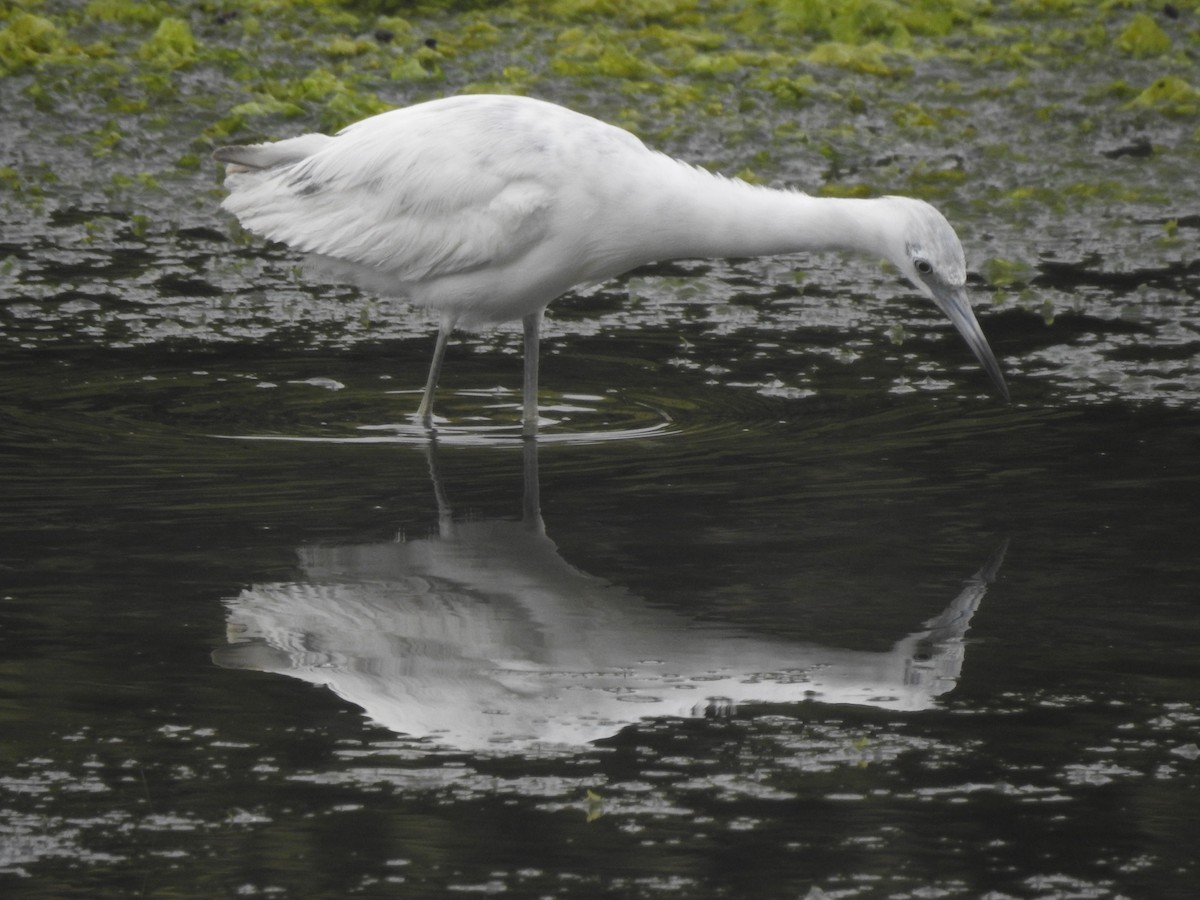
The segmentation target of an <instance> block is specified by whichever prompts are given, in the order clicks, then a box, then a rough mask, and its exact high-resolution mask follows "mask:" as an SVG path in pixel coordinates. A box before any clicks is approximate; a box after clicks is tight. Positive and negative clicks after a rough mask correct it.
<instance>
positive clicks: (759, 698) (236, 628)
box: [214, 441, 1004, 751]
mask: <svg viewBox="0 0 1200 900" xmlns="http://www.w3.org/2000/svg"><path fill="white" fill-rule="evenodd" d="M429 453H430V472H431V475H432V480H433V486H434V491H435V492H436V495H437V501H438V509H439V523H438V532H437V534H435V535H431V536H429V537H425V538H421V539H416V540H405V539H403V538H400V539H397V540H396V541H394V542H388V543H373V544H360V545H351V546H341V547H322V546H313V547H303V548H301V550H300V556H301V563H302V567H303V571H304V575H305V578H304V580H303V581H298V582H294V583H276V584H260V585H254V586H253V587H250V588H248V589H247V590H244V591H243V592H242V593H241V594H239V595H238V596H237V597H234V598H232V599H231V600H229V601H227V604H228V638H229V641H230V646H228V647H223V648H220V649H218V650H217V651H216V652H215V653H214V659H215V661H216V662H217V663H218V664H220V665H222V666H227V667H231V668H243V669H254V670H260V671H264V672H277V673H280V674H285V675H290V676H292V677H294V678H299V679H302V680H304V681H308V682H311V683H314V684H320V685H325V686H327V687H329V688H330V689H331V690H333V691H334V692H336V693H337V694H338V695H339V696H341V697H343V698H345V699H346V700H348V701H350V702H351V703H354V704H356V705H358V706H360V707H362V709H363V710H364V711H365V712H366V714H367V715H368V716H369V717H370V718H371V719H373V720H374V721H375V722H377V723H379V724H380V725H382V726H384V727H385V728H388V729H390V730H391V731H394V732H397V733H400V734H404V735H410V736H413V737H422V738H428V739H430V740H431V741H433V742H434V743H436V744H439V745H446V746H449V747H453V748H458V749H462V750H484V749H492V750H511V751H520V750H524V749H529V748H532V747H536V746H543V745H566V746H582V745H585V744H587V743H589V742H591V741H595V740H598V739H601V738H605V737H609V736H611V735H613V734H615V733H616V732H618V731H619V730H621V729H622V728H623V727H625V726H627V725H630V724H633V723H636V722H637V721H639V720H641V719H644V718H647V717H663V716H668V717H687V716H701V715H713V714H721V713H725V712H728V711H730V710H732V709H734V708H736V706H737V705H738V704H745V703H779V702H796V701H805V700H811V701H819V702H823V703H849V704H863V705H868V706H874V707H881V708H886V709H896V710H921V709H926V708H929V707H930V706H932V705H934V702H935V698H937V697H938V696H940V695H942V694H944V693H946V692H947V691H949V690H951V689H952V688H953V687H954V685H955V683H956V680H957V678H958V675H959V672H960V670H961V668H962V665H963V650H964V644H963V640H962V639H963V635H964V634H965V633H966V631H967V628H968V626H969V624H970V621H971V617H972V615H973V614H974V612H975V611H976V609H978V607H979V603H980V601H981V600H982V599H983V596H984V594H985V593H986V591H987V586H988V584H989V583H990V582H991V581H992V580H993V579H994V578H995V575H996V572H997V570H998V569H999V567H1000V564H1001V561H1002V559H1003V554H1004V547H1001V548H1000V549H998V550H997V551H996V552H995V553H994V554H993V555H992V557H991V559H989V560H988V562H987V563H986V564H985V565H984V566H983V567H982V568H981V569H980V570H979V571H978V572H976V573H975V574H974V575H972V576H971V577H970V578H968V579H967V580H966V582H965V583H964V585H963V589H962V591H961V593H959V595H958V596H957V597H955V598H954V599H953V600H952V601H951V602H950V604H949V605H948V606H947V607H946V608H945V610H944V611H942V612H941V614H940V615H938V616H937V617H935V618H934V619H932V620H931V621H929V622H926V623H925V625H924V628H923V629H922V630H920V631H918V632H916V633H913V634H909V635H907V636H905V637H902V638H901V639H900V640H898V641H897V642H896V643H895V644H894V645H893V646H892V648H891V649H890V650H887V651H884V652H864V651H855V650H844V649H837V648H832V647H823V646H820V645H818V644H811V643H801V642H797V641H794V640H787V639H783V638H775V637H769V636H768V637H764V636H761V635H753V634H750V633H749V632H747V631H745V630H741V629H738V628H736V627H734V626H732V625H731V626H713V625H711V624H699V623H696V622H694V621H692V620H690V619H688V618H687V617H685V616H683V615H681V614H679V613H677V612H672V611H670V610H665V609H658V608H655V607H654V606H652V605H651V604H649V603H647V602H646V601H645V600H643V599H642V598H640V597H637V596H635V595H634V594H632V593H630V592H629V591H628V590H626V589H625V588H623V587H621V586H620V585H616V584H613V583H612V582H609V581H606V580H604V579H602V578H597V577H594V576H591V575H588V574H585V573H584V572H581V571H579V570H578V569H576V568H574V567H573V566H571V565H570V564H568V563H567V562H566V561H564V560H563V559H562V557H561V556H560V555H559V552H558V549H557V547H556V546H555V544H554V542H553V541H552V540H550V538H548V537H547V536H546V530H545V525H544V523H543V521H542V517H541V513H540V507H539V502H538V476H537V444H536V442H534V441H526V442H525V459H524V467H525V472H524V477H525V492H524V513H523V515H522V518H521V520H520V521H512V520H482V521H476V520H470V521H461V520H459V519H456V518H455V516H454V515H453V512H452V510H451V507H450V504H449V502H448V500H447V496H446V493H445V490H444V487H443V485H442V481H441V478H440V477H439V474H438V469H437V457H436V446H435V445H432V444H431V445H430V449H429Z"/></svg>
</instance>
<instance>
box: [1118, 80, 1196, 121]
mask: <svg viewBox="0 0 1200 900" xmlns="http://www.w3.org/2000/svg"><path fill="white" fill-rule="evenodd" d="M1127 106H1128V107H1141V108H1144V109H1153V110H1157V111H1158V112H1161V113H1164V114H1166V115H1170V116H1181V117H1182V116H1194V115H1197V114H1200V91H1198V90H1196V89H1195V88H1194V87H1192V86H1191V85H1190V84H1188V83H1187V82H1186V81H1184V80H1183V79H1182V78H1179V77H1177V76H1175V75H1167V76H1164V77H1163V78H1159V79H1158V80H1156V81H1155V82H1154V83H1153V84H1151V85H1150V86H1149V87H1148V88H1146V89H1145V90H1144V91H1142V92H1141V93H1140V94H1138V95H1137V96H1136V97H1135V98H1134V99H1133V100H1132V101H1130V103H1129V104H1128V105H1127Z"/></svg>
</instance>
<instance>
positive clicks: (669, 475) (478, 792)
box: [0, 298, 1200, 897]
mask: <svg viewBox="0 0 1200 900" xmlns="http://www.w3.org/2000/svg"><path fill="white" fill-rule="evenodd" d="M601 300H603V298H601ZM601 300H598V301H596V302H597V303H599V302H601ZM568 321H569V319H568ZM682 327H683V328H684V329H686V327H687V326H686V324H685V325H684V326H682ZM567 328H568V326H567V325H564V326H563V332H565V331H566V330H567ZM1011 330H1012V331H1018V332H1019V329H1016V328H1014V329H1011ZM1005 331H1006V329H1005V328H1004V327H1003V322H1001V327H1000V329H999V334H998V336H997V337H998V340H997V343H998V344H999V345H1000V346H1001V347H1003V346H1005V345H1006V344H1008V343H1017V342H1019V336H1017V337H1014V336H1011V335H1006V333H1005ZM769 337H770V335H769V334H763V333H760V334H758V339H759V340H760V341H762V342H766V341H768V338H769ZM677 340H678V330H672V329H667V330H665V331H663V332H661V333H655V329H653V328H651V329H649V330H648V331H647V330H639V331H633V330H628V329H626V330H621V329H613V330H612V331H611V332H609V333H599V334H596V335H587V334H583V335H577V336H572V335H569V334H560V335H559V336H558V337H552V338H551V341H550V346H551V347H552V348H553V350H554V352H551V354H550V355H549V356H548V359H547V364H546V372H545V378H546V381H547V382H548V384H549V385H550V387H548V388H547V395H546V396H547V405H548V406H551V407H554V408H555V409H557V412H551V413H549V414H548V415H549V416H550V417H551V418H556V419H557V421H558V424H557V425H551V426H549V427H548V428H547V433H546V438H545V440H543V441H541V442H540V443H539V444H538V445H537V446H536V448H530V447H528V446H525V447H523V446H522V444H521V442H520V441H519V440H517V439H515V438H513V437H512V436H511V435H512V434H513V431H512V428H511V424H512V423H513V422H515V419H516V396H515V394H512V393H504V392H502V391H490V392H485V393H483V394H482V395H481V394H480V393H479V392H476V391H473V390H471V388H472V387H474V386H491V385H494V384H501V385H505V384H508V385H513V384H515V380H516V376H517V372H518V370H519V363H518V361H517V360H516V359H515V358H509V357H507V356H506V355H504V354H503V353H502V352H500V351H502V350H503V349H504V348H505V347H506V346H508V343H507V342H506V340H505V339H504V338H500V339H494V340H486V339H485V340H482V341H477V342H468V343H467V344H466V345H460V346H459V347H458V348H457V350H456V352H455V354H454V356H455V357H456V358H452V360H451V366H450V369H449V375H448V378H449V382H450V386H449V391H448V395H447V403H446V405H445V410H446V412H447V413H448V415H449V416H450V417H451V418H452V419H453V421H452V422H451V423H449V425H448V426H447V427H445V428H444V429H443V435H442V438H441V440H440V441H439V442H438V443H437V444H436V446H434V447H430V445H429V443H428V442H427V441H425V440H423V439H419V438H418V437H416V436H415V433H414V432H413V431H412V429H411V428H410V427H409V426H408V425H407V418H406V417H407V415H408V414H409V413H410V412H411V409H412V407H413V405H414V401H415V396H414V395H411V394H409V393H399V394H397V393H391V392H390V391H394V390H396V388H397V386H399V385H403V386H406V387H407V386H409V385H415V384H419V370H420V368H421V367H423V365H424V355H425V353H426V352H427V350H428V342H427V341H426V340H424V339H422V340H420V341H415V340H395V341H390V342H382V343H380V344H378V345H370V346H357V347H351V348H347V349H342V350H339V349H320V348H313V347H312V346H311V345H310V346H304V345H301V346H296V347H288V346H286V341H284V340H283V339H277V340H275V341H267V342H266V344H265V346H263V347H262V348H261V349H256V348H252V347H250V346H249V345H237V344H235V345H232V346H229V347H224V348H222V347H216V348H214V347H213V346H212V345H211V344H208V343H197V344H192V345H188V344H170V343H153V344H149V345H145V346H140V347H130V348H124V349H121V348H109V347H103V346H96V347H86V346H61V347H53V346H52V347H50V348H38V347H36V346H34V347H30V348H27V349H19V348H16V349H13V350H12V351H11V352H9V353H7V354H6V355H5V357H4V359H3V362H2V363H0V365H2V367H3V368H2V371H3V375H2V382H0V383H2V384H3V394H4V409H3V414H4V418H5V437H4V439H3V446H2V449H0V452H2V453H3V462H2V465H3V470H4V483H5V487H4V491H5V502H4V504H3V514H2V518H0V527H2V528H3V537H2V544H0V546H2V547H3V551H2V553H3V559H2V563H3V572H4V591H3V605H2V606H0V642H2V647H3V667H2V671H3V679H4V701H3V706H2V710H3V712H2V716H3V722H4V734H5V738H4V742H3V768H2V774H0V847H2V855H0V867H2V869H3V874H2V875H0V878H2V879H3V881H4V883H5V891H6V895H8V896H21V897H26V896H28V897H51V896H53V897H70V896H79V897H94V896H127V895H132V896H166V895H179V896H232V895H235V894H240V895H247V896H257V895H270V896H348V895H366V896H444V895H446V894H448V893H459V892H461V893H463V894H465V895H468V896H470V895H473V894H484V893H501V892H507V893H510V894H513V895H516V896H559V897H569V896H595V895H597V894H598V893H609V894H615V895H624V896H659V895H666V896H689V897H690V896H714V897H718V896H729V897H749V896H755V897H791V896H801V897H803V896H812V897H819V896H847V897H874V896H889V897H890V896H897V897H907V896H982V895H984V894H986V893H987V892H988V891H991V892H993V893H991V894H990V896H997V897H1001V896H1014V897H1118V896H1129V897H1145V896H1159V897H1168V896H1181V897H1182V896H1186V895H1187V893H1188V888H1187V886H1188V885H1190V884H1191V883H1192V882H1193V880H1194V879H1195V877H1196V871H1195V868H1196V863H1195V859H1194V837H1193V836H1194V834H1195V828H1196V826H1197V824H1200V823H1198V822H1197V819H1198V813H1197V809H1198V808H1200V807H1198V805H1197V799H1198V795H1197V785H1198V777H1197V758H1198V757H1200V697H1198V696H1197V684H1198V681H1197V676H1198V674H1200V672H1198V671H1197V668H1198V666H1197V662H1198V657H1197V652H1196V648H1197V646H1200V626H1198V625H1197V621H1198V619H1197V615H1196V613H1197V599H1196V586H1197V584H1198V583H1200V577H1198V576H1200V563H1198V562H1197V554H1196V552H1195V547H1196V542H1195V530H1194V521H1195V516H1196V508H1197V497H1198V493H1197V488H1198V484H1197V481H1198V479H1197V475H1196V468H1195V465H1194V460H1195V457H1196V449H1197V446H1198V439H1200V419H1197V416H1196V414H1195V413H1194V412H1193V411H1192V410H1191V409H1189V408H1187V404H1180V405H1179V408H1171V407H1169V406H1167V405H1165V404H1157V405H1147V404H1138V403H1117V402H1107V403H1097V404H1092V405H1080V404H1070V403H1060V404H1058V405H1057V406H1052V405H1049V404H1045V405H1043V404H1041V403H1036V402H1033V403H1027V402H1022V401H1021V399H1020V398H1021V397H1022V396H1023V395H1027V394H1028V393H1030V392H1031V389H1028V388H1027V387H1026V386H1025V385H1024V384H1022V383H1021V382H1020V381H1018V382H1017V383H1016V384H1015V385H1014V394H1015V395H1016V396H1017V398H1018V400H1017V402H1016V403H1014V404H1013V405H1012V406H1011V407H1004V406H1002V405H1000V404H998V403H997V402H995V401H993V400H991V399H989V398H987V397H986V395H985V394H984V393H983V389H982V381H981V379H980V378H979V376H978V373H976V372H974V371H972V370H971V369H970V367H969V366H967V365H966V364H965V353H964V354H963V360H964V365H963V368H962V371H961V372H960V371H956V372H955V373H953V375H952V376H948V377H947V378H948V380H949V381H952V382H953V383H954V387H953V388H948V389H945V390H941V391H936V390H935V391H931V390H918V391H911V392H900V393H895V392H888V391H886V390H881V389H880V385H879V383H878V380H877V379H876V378H875V370H876V369H882V370H887V369H888V368H889V367H891V366H903V365H904V363H903V361H902V360H901V361H897V360H895V359H894V358H893V359H892V360H891V361H889V360H888V359H887V358H886V357H888V356H889V355H890V353H891V351H889V350H888V349H887V348H886V345H884V346H881V347H877V348H876V349H875V351H871V350H870V349H865V350H864V354H866V355H867V357H866V359H865V360H864V361H863V362H862V363H860V364H857V365H855V364H850V365H848V369H849V373H848V374H846V375H845V376H844V377H845V379H846V381H847V382H849V381H853V380H859V381H861V382H862V387H860V388H859V389H858V390H857V391H852V390H851V389H850V387H849V386H842V387H840V388H838V389H836V390H831V389H826V388H825V386H824V385H822V390H820V391H818V392H817V393H816V394H815V395H814V396H812V397H800V398H797V397H776V396H770V395H769V393H770V392H763V391H755V390H750V389H747V388H744V387H737V386H732V385H730V384H728V383H722V379H723V378H728V377H729V376H721V377H720V378H714V377H713V375H712V374H711V373H706V372H705V371H704V368H703V366H700V367H693V366H690V365H678V366H675V367H663V366H661V365H660V364H659V363H660V361H661V359H662V355H663V350H662V346H661V345H663V344H668V345H672V346H669V347H668V351H669V352H672V353H674V352H676V348H675V347H674V346H673V343H674V342H675V341H677ZM715 342H716V343H718V344H719V343H720V341H719V339H716V341H715ZM30 343H34V342H33V341H31V342H30ZM50 343H52V344H53V343H54V342H50ZM58 343H65V342H61V341H60V342H58ZM944 343H945V346H940V347H939V350H938V352H939V355H944V356H952V355H953V354H954V352H955V351H956V350H957V349H958V348H956V347H953V346H950V345H949V343H948V342H944ZM476 345H478V346H480V347H483V348H487V349H488V350H489V352H486V353H478V354H472V353H470V352H469V351H470V349H471V347H472V346H476ZM696 353H697V354H699V353H709V354H713V355H718V354H719V353H720V348H719V347H713V346H706V347H705V348H704V349H703V350H697V351H696ZM755 355H756V351H755V349H754V341H751V346H750V348H749V352H748V353H747V356H750V357H753V356H755ZM810 355H813V356H815V354H810ZM772 356H773V354H772ZM768 360H769V361H768V362H761V361H754V360H753V359H751V360H749V361H737V362H734V363H733V365H740V366H742V367H743V368H744V369H745V370H746V373H747V376H748V379H749V378H757V379H758V380H760V381H765V380H766V379H767V377H768V375H769V369H768V368H767V367H768V366H773V365H774V364H775V362H777V359H776V360H771V358H770V356H768ZM706 365H707V363H706ZM890 374H893V375H894V374H896V373H895V372H891V373H890ZM385 376H391V378H390V379H389V378H387V377H385ZM739 377H740V376H739ZM714 381H716V382H717V383H715V384H714V383H713V382H714ZM972 382H976V383H978V384H979V385H980V389H979V393H978V396H976V395H975V392H974V389H973V388H972V387H971V383H972ZM456 384H457V385H463V387H462V388H461V389H460V390H456V389H455V385H456ZM556 384H567V385H570V387H571V389H572V391H577V393H574V394H570V395H563V394H561V393H556V392H555V390H554V387H553V386H554V385H556ZM338 385H340V386H341V387H340V389H335V388H336V387H337V386H338ZM613 385H618V387H617V388H616V389H615V390H613V389H612V386H613ZM835 387H836V385H835ZM964 388H965V391H964ZM1035 390H1036V385H1035V387H1034V389H1032V391H1035ZM593 433H594V434H595V435H597V436H606V437H609V438H612V437H614V436H624V437H625V439H621V440H603V441H602V440H589V439H588V435H589V434H593ZM280 437H286V438H291V439H288V440H278V439H266V438H280ZM556 438H557V440H556ZM564 438H570V439H569V440H564ZM532 449H536V454H535V453H533V452H531V450H532ZM539 494H540V495H539ZM539 513H540V520H539ZM543 529H544V530H543ZM288 676H291V677H288ZM314 685H316V686H314ZM324 685H327V686H328V687H325V686H324ZM388 726H390V727H388ZM414 732H416V733H419V734H421V736H420V737H413V736H412V734H413V733H414ZM589 741H593V742H591V743H589ZM548 742H549V743H548Z"/></svg>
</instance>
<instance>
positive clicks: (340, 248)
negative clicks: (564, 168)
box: [216, 101, 554, 292]
mask: <svg viewBox="0 0 1200 900" xmlns="http://www.w3.org/2000/svg"><path fill="white" fill-rule="evenodd" d="M447 106H448V103H447V102H445V101H443V102H442V103H440V104H434V103H430V104H423V105H421V106H416V107H409V108H407V109H400V110H394V111H392V112H390V113H384V114H382V115H379V116H374V117H372V118H370V119H365V120H363V121H362V122H359V123H356V124H355V125H351V126H350V127H349V128H347V129H345V130H343V131H342V132H339V133H338V134H337V135H336V136H334V137H326V136H324V135H303V136H301V137H299V138H293V139H291V140H290V141H281V142H279V143H277V144H266V145H257V146H255V147H248V148H224V149H223V150H221V151H218V152H217V154H216V156H217V158H218V159H219V160H223V161H227V162H229V163H232V164H233V165H232V166H231V167H230V170H229V172H228V175H227V178H226V185H227V187H228V188H229V189H230V194H229V196H228V197H227V198H226V200H225V202H224V204H223V205H224V207H225V208H226V209H227V210H229V211H230V212H232V213H233V214H234V215H236V216H237V217H238V219H239V220H240V221H241V222H242V224H243V225H244V226H245V227H246V228H247V229H249V230H250V231H253V232H255V233H257V234H261V235H263V236H265V237H268V238H271V239H272V240H277V241H281V242H283V243H285V244H288V245H289V246H292V247H294V248H296V249H298V250H301V251H304V252H307V253H311V254H315V255H317V256H319V257H323V258H325V259H328V260H333V261H335V262H337V263H341V264H343V266H342V268H343V269H345V268H347V266H346V265H345V264H349V268H350V269H354V268H361V269H363V270H365V272H364V274H366V275H368V276H369V280H370V281H371V282H373V286H378V284H379V283H380V281H381V280H382V281H387V282H392V283H394V285H395V289H396V290H398V291H401V292H403V287H404V285H405V284H413V283H418V282H422V281H425V280H428V279H433V278H438V277H442V276H447V275H454V274H460V273H463V272H469V271H471V270H473V269H478V268H481V267H484V266H489V265H496V264H500V263H503V262H506V261H508V260H512V259H516V258H518V257H520V256H521V255H522V254H523V253H525V252H527V251H528V250H529V249H530V248H531V247H533V246H535V245H536V244H537V243H538V241H539V240H541V239H542V237H544V235H545V233H546V229H547V226H548V221H549V214H548V213H549V208H550V205H551V203H552V200H553V196H554V190H553V186H552V185H549V184H547V183H546V179H545V177H544V173H545V170H546V169H545V167H544V166H542V165H539V160H538V159H537V156H538V152H537V150H538V148H537V146H536V138H535V137H531V136H529V135H527V134H524V133H522V132H519V131H514V129H513V128H512V123H511V120H506V119H505V118H504V117H503V116H494V117H492V118H490V119H489V120H488V121H484V122H480V121H478V119H479V116H478V115H474V116H472V115H471V112H472V109H473V108H472V107H470V106H464V107H462V108H461V109H459V110H457V111H456V110H455V109H453V108H449V109H448V108H446V107H447ZM456 113H457V114H456ZM320 139H323V140H320ZM514 142H525V143H528V144H529V146H517V147H514V146H512V144H513V143H514ZM288 145H291V146H290V147H289V146H288ZM295 151H305V152H304V153H303V155H300V158H299V159H297V158H296V156H297V155H298V154H297V153H296V152H295Z"/></svg>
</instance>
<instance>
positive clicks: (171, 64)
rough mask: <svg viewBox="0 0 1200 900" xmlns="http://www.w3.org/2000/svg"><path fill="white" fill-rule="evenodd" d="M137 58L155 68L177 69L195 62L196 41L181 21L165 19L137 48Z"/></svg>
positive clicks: (189, 27) (187, 26)
mask: <svg viewBox="0 0 1200 900" xmlns="http://www.w3.org/2000/svg"><path fill="white" fill-rule="evenodd" d="M137 55H138V58H139V59H141V60H144V61H145V62H148V63H150V64H152V65H155V66H161V67H164V68H168V69H177V68H179V67H180V66H186V65H188V64H189V63H192V62H195V61H196V40H195V38H193V37H192V28H191V26H190V25H188V23H187V22H185V21H184V20H183V19H175V18H170V17H168V18H165V19H163V20H162V21H161V22H159V23H158V28H157V29H155V31H154V34H153V35H152V36H151V37H150V39H149V40H147V41H146V42H145V43H144V44H142V45H141V46H140V47H138V50H137Z"/></svg>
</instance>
